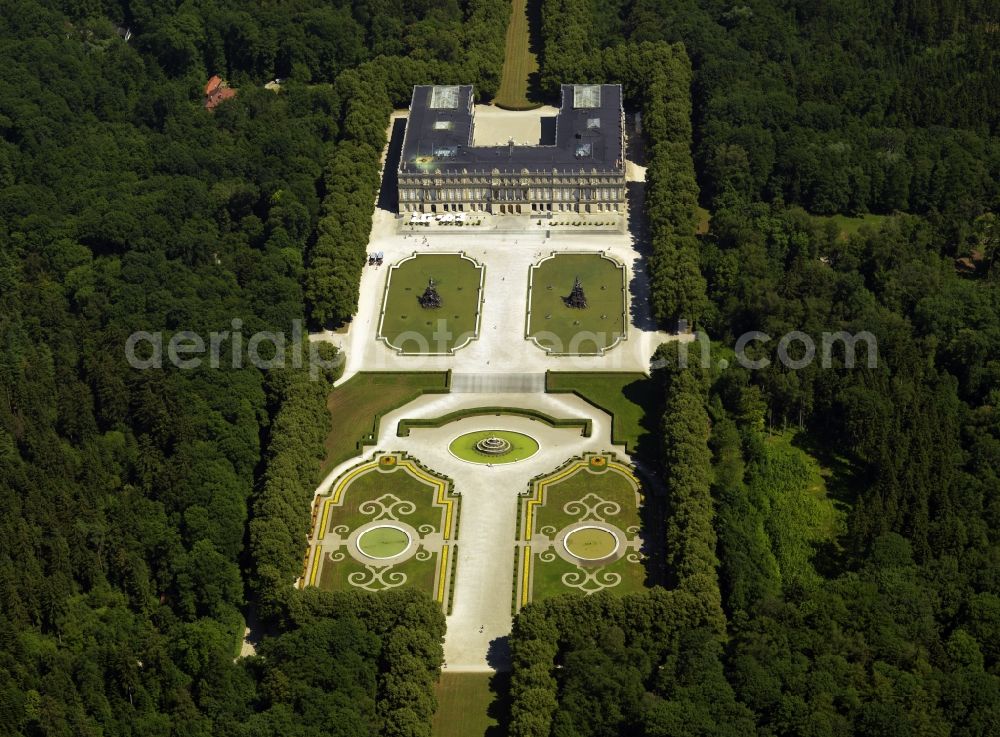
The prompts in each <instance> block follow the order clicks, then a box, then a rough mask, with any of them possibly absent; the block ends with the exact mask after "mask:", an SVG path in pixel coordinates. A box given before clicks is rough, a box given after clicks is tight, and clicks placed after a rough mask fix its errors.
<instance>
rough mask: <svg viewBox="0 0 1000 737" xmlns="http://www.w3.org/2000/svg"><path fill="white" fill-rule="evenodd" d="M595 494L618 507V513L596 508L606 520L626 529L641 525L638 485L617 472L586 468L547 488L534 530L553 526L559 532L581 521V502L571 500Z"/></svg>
mask: <svg viewBox="0 0 1000 737" xmlns="http://www.w3.org/2000/svg"><path fill="white" fill-rule="evenodd" d="M592 494H596V495H597V496H598V497H600V498H601V499H603V500H605V501H608V502H612V503H613V504H617V505H618V507H619V510H618V511H617V512H611V511H610V509H609V508H602V509H599V510H597V511H598V513H599V514H600V516H601V518H602V519H603V520H604V521H605V522H608V523H610V524H612V525H616V526H617V527H620V528H621V529H622V530H623V531H626V532H627V531H628V528H629V527H638V526H639V525H640V524H641V520H640V519H639V511H638V509H637V506H636V504H637V503H636V498H635V488H634V487H633V485H632V484H631V483H630V482H629V481H628V480H627V479H626V478H625V477H624V476H622V475H621V474H620V473H618V472H617V471H610V470H609V471H604V472H603V473H593V472H592V471H589V470H587V469H585V468H584V469H580V470H579V471H577V472H576V473H574V474H573V475H571V476H569V477H568V478H566V479H564V480H562V481H560V482H558V483H556V484H552V485H551V486H548V487H547V488H546V489H545V504H544V505H542V506H541V507H539V508H538V509H537V510H536V512H535V519H534V527H535V530H536V531H540V530H541V529H542V528H543V527H552V528H554V529H555V530H556V531H558V530H561V529H562V528H563V527H565V526H566V525H569V524H572V523H573V522H577V521H582V520H581V513H582V512H583V511H584V510H583V509H581V508H580V506H579V505H569V504H568V503H569V502H572V501H573V500H575V499H586V498H587V497H588V496H589V495H592ZM593 501H594V500H593V497H591V498H590V499H587V502H588V503H590V504H591V505H593Z"/></svg>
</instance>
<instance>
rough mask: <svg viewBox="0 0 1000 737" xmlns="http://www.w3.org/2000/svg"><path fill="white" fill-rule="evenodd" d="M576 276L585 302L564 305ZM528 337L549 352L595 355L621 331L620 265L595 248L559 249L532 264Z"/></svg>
mask: <svg viewBox="0 0 1000 737" xmlns="http://www.w3.org/2000/svg"><path fill="white" fill-rule="evenodd" d="M576 277H579V278H580V283H581V285H582V286H583V292H584V295H585V297H586V300H587V306H586V307H585V308H583V309H576V308H573V307H568V306H567V305H566V304H565V303H564V302H563V298H564V297H567V296H569V294H570V292H571V291H572V289H573V284H574V281H575V279H576ZM529 300H530V302H529V307H530V309H531V315H530V317H529V321H528V337H533V338H535V340H536V341H537V342H538V343H539V345H540V346H541V347H542V348H544V349H545V350H546V351H548V352H550V353H568V354H573V355H594V354H600V353H602V352H603V351H604V350H606V349H607V348H609V347H611V346H613V345H614V344H616V343H617V342H618V341H619V340H620V339H621V338H623V337H624V334H625V268H624V267H623V266H620V265H619V264H616V263H615V262H614V261H611V260H610V259H607V258H604V257H602V256H601V255H600V254H597V253H586V254H582V253H561V254H557V255H556V256H554V257H552V258H549V259H546V260H545V261H543V262H542V263H541V264H539V265H538V266H535V267H534V268H533V269H532V284H531V295H530V297H529Z"/></svg>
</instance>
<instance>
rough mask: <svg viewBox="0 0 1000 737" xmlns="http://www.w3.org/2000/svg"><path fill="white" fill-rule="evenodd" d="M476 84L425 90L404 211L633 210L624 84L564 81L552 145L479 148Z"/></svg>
mask: <svg viewBox="0 0 1000 737" xmlns="http://www.w3.org/2000/svg"><path fill="white" fill-rule="evenodd" d="M473 99H474V98H473V92H472V85H454V86H441V85H417V86H416V87H414V88H413V100H412V101H411V103H410V116H409V120H408V121H407V124H406V134H405V136H404V138H403V150H402V153H401V155H400V161H399V210H400V212H469V211H482V212H492V213H525V214H532V213H549V212H563V211H573V212H624V210H625V113H624V111H623V109H622V88H621V85H617V84H582V85H581V84H577V85H571V84H564V85H563V86H562V104H561V105H560V108H559V114H558V115H557V116H556V117H555V132H554V136H550V138H551V139H552V140H551V143H547V142H544V141H542V142H540V143H539V144H538V145H519V144H515V143H514V141H513V139H511V141H510V143H508V144H507V145H501V146H476V145H474V144H473V132H474V129H475V113H474V109H473Z"/></svg>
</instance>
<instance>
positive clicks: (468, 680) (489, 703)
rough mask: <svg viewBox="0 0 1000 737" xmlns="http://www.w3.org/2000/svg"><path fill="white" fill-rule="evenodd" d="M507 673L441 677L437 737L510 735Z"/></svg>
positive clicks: (435, 726) (433, 728) (433, 731)
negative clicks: (508, 733) (507, 727)
mask: <svg viewBox="0 0 1000 737" xmlns="http://www.w3.org/2000/svg"><path fill="white" fill-rule="evenodd" d="M509 678H510V677H509V675H507V674H504V673H496V674H494V673H448V672H447V671H444V672H442V673H441V679H440V680H439V681H438V683H437V686H436V687H435V689H434V695H435V696H436V697H437V702H438V708H437V712H436V713H435V714H434V720H433V721H432V722H431V734H432V735H433V736H434V737H500V736H501V735H505V734H507V729H506V722H507V711H508V709H509V704H508V703H507V701H508V696H507V690H508V681H509Z"/></svg>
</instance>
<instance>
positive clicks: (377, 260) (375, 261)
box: [368, 251, 383, 266]
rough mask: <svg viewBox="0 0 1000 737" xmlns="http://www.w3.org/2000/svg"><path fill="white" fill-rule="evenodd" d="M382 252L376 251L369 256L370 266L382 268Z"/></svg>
mask: <svg viewBox="0 0 1000 737" xmlns="http://www.w3.org/2000/svg"><path fill="white" fill-rule="evenodd" d="M382 259H383V256H382V252H381V251H376V252H375V253H369V254H368V265H369V266H381V265H382Z"/></svg>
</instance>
